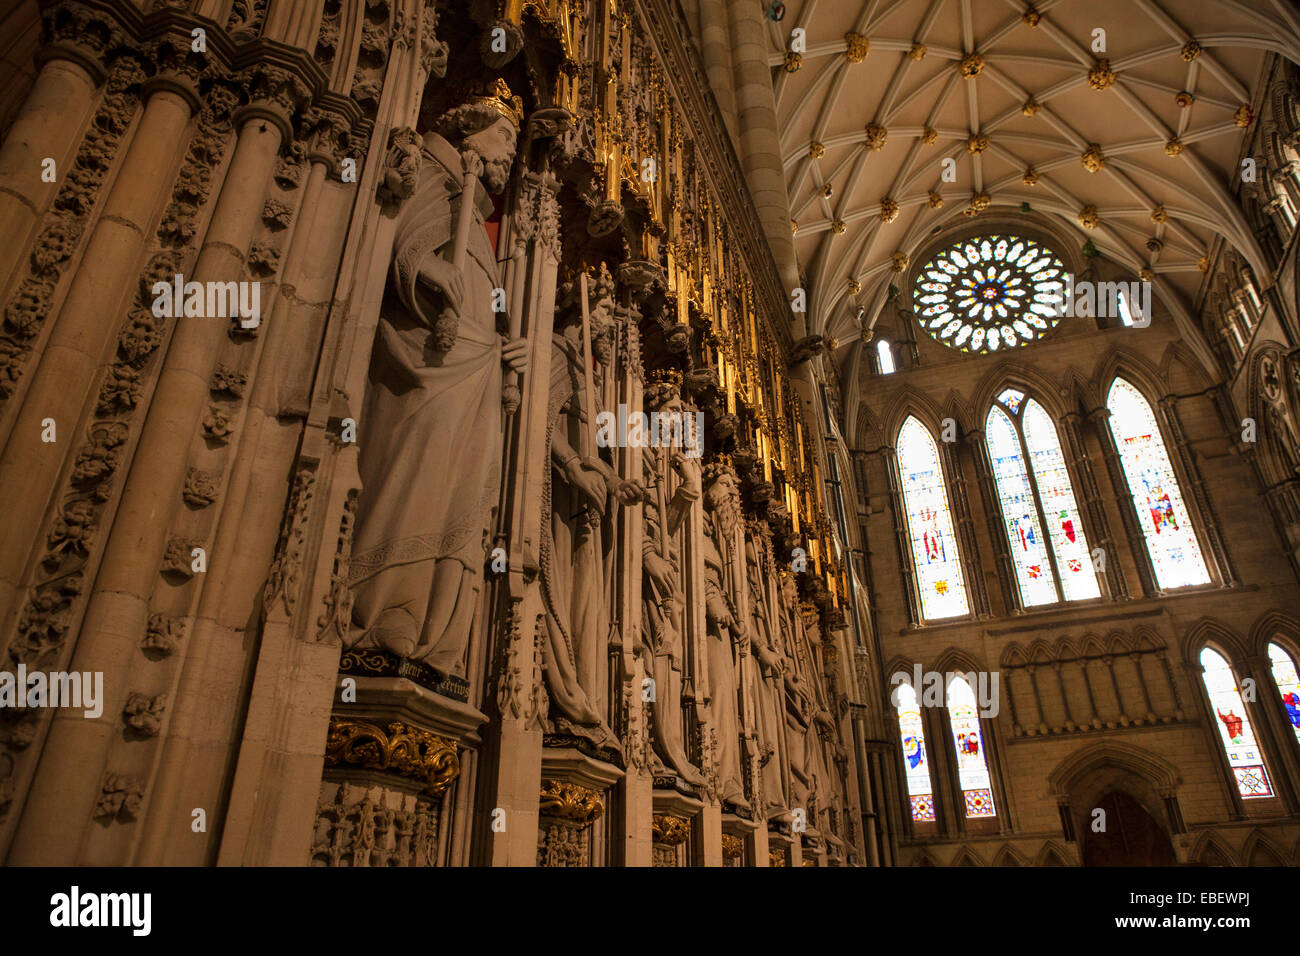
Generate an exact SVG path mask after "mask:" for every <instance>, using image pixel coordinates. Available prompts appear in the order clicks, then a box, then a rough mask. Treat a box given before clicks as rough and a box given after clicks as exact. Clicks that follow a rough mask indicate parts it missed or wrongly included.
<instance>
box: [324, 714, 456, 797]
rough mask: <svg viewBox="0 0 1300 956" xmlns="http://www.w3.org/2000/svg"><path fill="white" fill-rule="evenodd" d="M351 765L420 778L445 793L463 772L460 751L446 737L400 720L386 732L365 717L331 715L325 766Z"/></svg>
mask: <svg viewBox="0 0 1300 956" xmlns="http://www.w3.org/2000/svg"><path fill="white" fill-rule="evenodd" d="M339 765H347V766H354V767H364V768H366V769H367V770H378V771H381V772H385V773H391V774H394V775H396V776H399V777H406V778H408V779H412V780H418V781H420V782H421V783H422V784H423V785H424V792H425V793H427V794H429V795H431V796H435V797H439V796H442V794H443V793H445V792H446V790H447V787H448V786H450V785H451V783H452V782H453V781H454V780H455V779H456V778H457V777H458V776H460V754H459V753H458V752H457V750H456V745H455V744H454V743H453V742H452V741H450V740H447V739H446V738H444V737H439V736H437V735H436V734H431V733H429V732H428V731H427V730H421V729H420V728H418V727H410V726H408V725H406V724H404V723H402V722H401V721H399V720H394V721H392V722H390V723H389V724H388V729H387V731H386V732H385V731H384V730H383V729H381V728H380V727H379V726H377V725H375V724H372V723H369V722H367V721H363V720H350V719H348V718H344V717H331V718H330V726H329V734H328V736H327V737H326V739H325V766H326V767H337V766H339Z"/></svg>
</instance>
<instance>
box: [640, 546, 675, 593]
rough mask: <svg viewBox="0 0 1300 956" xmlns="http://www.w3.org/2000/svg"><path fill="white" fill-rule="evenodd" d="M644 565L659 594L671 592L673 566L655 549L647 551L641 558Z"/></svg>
mask: <svg viewBox="0 0 1300 956" xmlns="http://www.w3.org/2000/svg"><path fill="white" fill-rule="evenodd" d="M642 561H643V563H644V565H645V573H646V574H648V575H650V580H651V581H653V582H654V584H655V587H657V588H658V589H659V593H660V594H661V595H669V594H672V593H673V566H672V565H671V564H669V563H668V561H667V560H665V559H664V558H663V557H662V556H661V555H660V554H659V553H658V552H657V551H648V552H646V554H645V556H644V557H643V559H642Z"/></svg>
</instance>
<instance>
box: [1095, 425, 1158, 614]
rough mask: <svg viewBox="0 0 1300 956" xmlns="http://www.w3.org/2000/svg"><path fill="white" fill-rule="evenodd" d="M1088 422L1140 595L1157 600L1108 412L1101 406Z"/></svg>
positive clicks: (1147, 555)
mask: <svg viewBox="0 0 1300 956" xmlns="http://www.w3.org/2000/svg"><path fill="white" fill-rule="evenodd" d="M1088 420H1089V421H1090V422H1092V423H1093V425H1094V427H1095V428H1096V429H1097V438H1098V440H1099V441H1100V442H1101V452H1102V455H1103V457H1105V459H1106V471H1107V474H1109V476H1110V486H1111V488H1112V489H1114V492H1115V506H1116V507H1117V508H1118V509H1119V513H1120V519H1121V520H1122V521H1123V522H1124V537H1125V539H1126V540H1127V541H1128V545H1129V549H1130V553H1131V554H1132V556H1133V563H1134V565H1135V566H1136V568H1137V573H1138V578H1139V580H1140V581H1141V582H1142V592H1143V594H1145V595H1146V596H1147V597H1155V596H1158V595H1159V593H1160V586H1159V584H1158V583H1157V582H1156V576H1155V569H1154V568H1152V566H1151V556H1150V555H1149V554H1148V553H1147V549H1146V545H1145V543H1144V542H1145V540H1146V539H1145V538H1144V537H1143V535H1142V527H1141V526H1140V525H1139V524H1138V519H1137V512H1136V511H1135V510H1134V509H1133V495H1132V493H1131V492H1130V491H1129V487H1128V479H1126V478H1125V477H1124V464H1123V462H1121V461H1120V457H1119V449H1118V448H1117V447H1116V445H1115V436H1114V435H1113V434H1112V433H1111V430H1110V409H1108V408H1106V406H1104V405H1103V406H1101V407H1099V408H1094V409H1093V410H1092V411H1091V412H1089V413H1088ZM1117 557H1118V555H1114V556H1108V562H1113V561H1114V559H1115V558H1117Z"/></svg>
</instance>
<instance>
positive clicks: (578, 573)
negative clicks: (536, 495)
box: [541, 269, 644, 753]
mask: <svg viewBox="0 0 1300 956" xmlns="http://www.w3.org/2000/svg"><path fill="white" fill-rule="evenodd" d="M578 288H579V286H578V283H576V282H575V283H573V284H572V285H571V286H570V287H569V289H568V291H567V294H566V296H565V297H566V298H567V299H568V300H569V303H568V308H565V309H562V310H559V311H557V314H556V328H555V332H554V334H553V336H552V351H551V385H550V393H549V403H548V407H547V413H546V429H547V434H546V444H547V455H548V457H549V459H550V462H551V468H550V470H549V471H548V473H547V478H546V482H545V485H544V492H543V495H544V499H543V506H542V507H543V515H544V517H543V519H542V549H541V566H542V597H543V602H544V603H545V605H546V625H547V640H546V642H545V643H544V644H543V645H542V659H543V663H544V666H545V669H546V686H547V689H548V690H549V691H550V695H551V710H552V719H553V721H554V726H555V729H556V730H557V731H559V732H561V733H569V734H573V735H575V736H578V737H582V738H584V739H587V740H589V741H590V742H591V743H593V744H595V745H596V746H598V747H602V748H606V749H609V750H612V751H615V752H619V753H621V752H622V748H621V745H620V744H619V741H618V738H617V737H616V736H615V735H614V733H613V732H612V731H611V730H610V728H609V725H608V722H607V721H606V717H605V715H606V714H607V713H608V711H609V700H608V697H609V690H608V687H609V683H610V675H609V666H610V663H609V632H610V615H609V597H608V596H609V595H610V594H611V593H612V591H613V582H612V574H613V569H612V563H611V562H610V554H611V551H612V548H613V546H614V534H613V532H614V524H613V518H614V512H615V511H616V510H617V508H618V506H619V505H620V504H632V503H633V502H636V501H639V500H640V499H641V497H642V496H643V495H644V491H643V490H642V488H641V485H640V483H639V482H636V481H624V480H623V479H621V478H619V477H618V475H616V474H615V473H614V469H613V467H612V466H611V463H610V461H606V460H605V459H604V458H602V457H601V454H600V452H601V449H600V448H598V447H597V446H596V441H595V436H596V428H595V421H596V416H597V415H598V414H599V412H600V411H601V410H602V409H601V405H602V404H603V403H602V402H601V400H600V397H599V396H600V395H601V393H602V392H603V390H604V370H605V369H607V368H609V365H610V354H611V351H612V345H611V343H612V338H613V332H614V319H613V306H614V302H613V282H612V281H611V280H610V279H609V274H608V272H606V271H604V270H603V269H602V273H601V275H600V276H599V277H598V279H597V281H596V283H595V287H594V288H593V289H592V290H589V294H588V299H589V304H590V308H589V310H588V311H589V326H590V335H591V353H592V357H593V358H594V362H591V363H590V365H589V364H588V363H589V362H590V360H589V359H588V358H587V353H586V350H585V346H584V342H583V339H584V335H583V329H582V321H581V318H582V303H581V301H577V302H574V301H573V300H574V299H575V298H576V299H578V300H580V299H581V293H580V292H579V291H578ZM591 366H594V368H592V367H591ZM589 368H590V370H591V373H592V375H591V381H590V389H589V387H588V386H589V382H588V377H587V371H588V369H589ZM548 505H549V507H548Z"/></svg>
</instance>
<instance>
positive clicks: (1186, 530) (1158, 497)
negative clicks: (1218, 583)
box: [1106, 378, 1210, 590]
mask: <svg viewBox="0 0 1300 956" xmlns="http://www.w3.org/2000/svg"><path fill="white" fill-rule="evenodd" d="M1106 408H1107V409H1108V410H1109V411H1110V431H1111V434H1112V435H1113V436H1114V438H1115V447H1116V449H1117V450H1118V451H1119V458H1120V462H1121V464H1122V465H1123V468H1124V477H1125V479H1127V481H1128V489H1129V493H1130V494H1131V495H1132V498H1133V508H1134V510H1136V511H1137V518H1138V525H1139V526H1140V527H1141V528H1142V536H1143V538H1144V540H1145V542H1146V547H1147V553H1148V554H1149V555H1150V556H1151V564H1152V566H1153V567H1154V569H1155V574H1156V580H1157V581H1158V582H1159V585H1160V587H1161V588H1162V589H1166V590H1167V589H1170V588H1183V587H1190V586H1192V585H1196V584H1209V583H1210V573H1209V571H1208V570H1207V568H1206V566H1205V557H1204V555H1203V554H1202V553H1201V546H1200V544H1199V543H1198V542H1197V540H1196V533H1195V531H1193V530H1192V522H1191V518H1190V517H1189V515H1188V512H1187V506H1186V504H1184V502H1183V493H1182V490H1181V489H1180V488H1179V487H1178V478H1177V476H1176V475H1175V474H1174V468H1173V465H1172V464H1171V463H1170V461H1169V453H1168V452H1167V451H1166V450H1165V443H1164V439H1163V438H1161V437H1160V426H1159V425H1158V424H1157V422H1156V417H1155V414H1154V413H1153V412H1152V411H1151V405H1150V403H1149V402H1148V401H1147V400H1146V398H1145V397H1143V395H1142V393H1141V392H1139V391H1138V390H1137V389H1136V388H1134V387H1133V386H1132V385H1131V384H1129V383H1128V382H1127V381H1125V380H1124V379H1122V378H1117V379H1115V381H1114V382H1113V383H1111V386H1110V392H1109V393H1107V395H1106Z"/></svg>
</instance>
